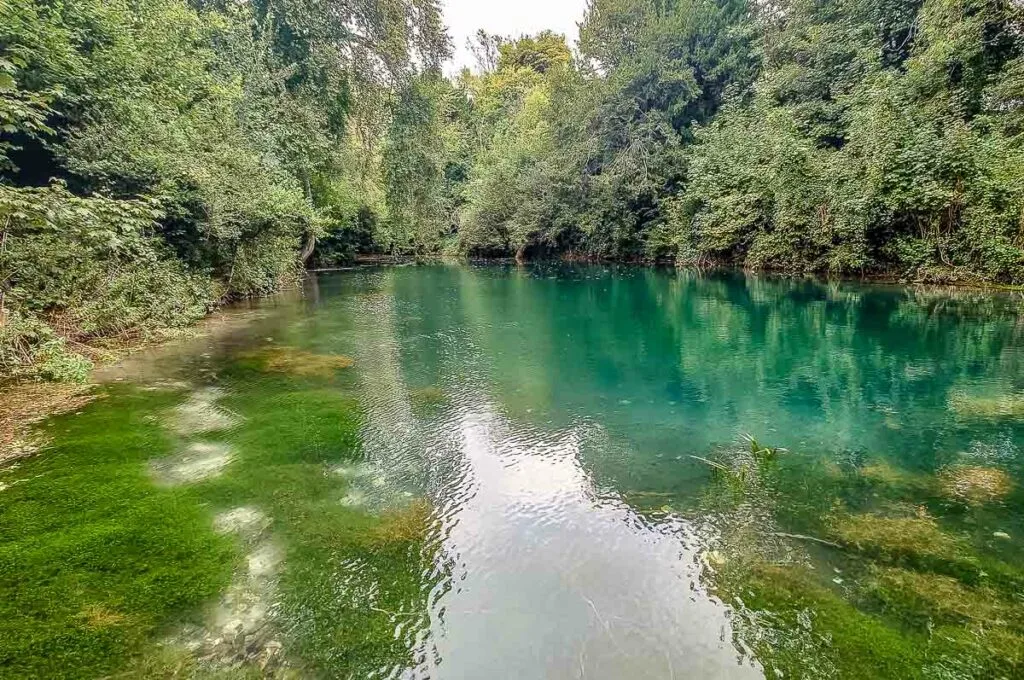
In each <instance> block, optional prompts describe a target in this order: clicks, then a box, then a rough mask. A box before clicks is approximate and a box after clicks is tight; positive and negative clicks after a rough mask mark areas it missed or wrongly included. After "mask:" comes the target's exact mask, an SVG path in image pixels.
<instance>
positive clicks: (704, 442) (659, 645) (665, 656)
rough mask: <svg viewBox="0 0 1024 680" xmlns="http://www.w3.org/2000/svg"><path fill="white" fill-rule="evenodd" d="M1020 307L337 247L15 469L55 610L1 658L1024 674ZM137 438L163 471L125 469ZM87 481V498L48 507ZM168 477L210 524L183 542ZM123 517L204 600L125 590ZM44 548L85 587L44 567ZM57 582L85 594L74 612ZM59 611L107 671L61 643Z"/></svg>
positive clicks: (241, 666) (26, 560) (201, 667)
mask: <svg viewBox="0 0 1024 680" xmlns="http://www.w3.org/2000/svg"><path fill="white" fill-rule="evenodd" d="M1020 306H1021V301H1020V299H1019V298H1017V297H1014V296H1011V295H1000V294H991V293H976V292H963V291H960V292H949V291H921V290H916V291H915V290H910V289H901V288H895V287H893V288H888V287H881V286H862V285H856V284H821V283H815V282H804V281H786V280H773V279H764V278H754V277H743V276H738V275H708V276H700V275H695V274H692V273H686V272H676V271H670V270H655V269H640V268H618V267H615V268H608V267H534V268H527V269H517V268H512V267H495V266H489V267H469V266H465V267H463V266H431V267H396V268H383V269H358V270H352V271H348V272H340V273H335V274H327V275H321V276H320V277H319V278H317V279H315V280H312V281H311V282H310V284H309V285H308V286H307V289H306V290H305V291H304V294H303V295H302V296H295V295H292V296H283V297H281V298H278V299H275V300H270V301H265V302H262V303H260V304H258V305H255V306H254V307H253V308H251V309H249V310H248V311H244V312H243V311H238V312H235V313H234V315H233V317H234V319H235V321H233V322H232V323H229V324H225V325H223V327H222V328H221V330H220V331H219V332H217V333H215V334H213V335H210V336H207V337H203V338H200V339H198V340H193V341H187V342H181V343H178V344H176V345H175V346H173V347H170V348H162V349H160V350H159V351H156V352H150V353H147V354H145V355H141V356H138V357H135V358H133V359H132V360H130V361H129V362H126V363H125V364H124V365H122V366H120V367H115V368H113V369H110V370H107V371H106V372H105V373H104V377H105V379H106V380H108V381H109V383H108V385H107V387H103V388H100V391H101V392H103V393H104V394H106V395H108V396H107V398H105V399H101V400H99V401H97V402H95V403H94V404H92V405H91V406H90V407H88V408H87V409H85V410H84V411H83V412H82V413H81V414H80V415H73V416H68V417H65V418H62V419H57V420H55V421H54V422H51V423H50V425H49V431H50V432H51V433H52V437H53V447H54V449H53V450H52V451H50V452H44V453H43V454H42V456H41V457H40V458H39V459H38V460H34V461H28V462H26V463H23V464H22V465H21V466H20V467H19V468H18V469H15V470H10V471H6V472H3V473H0V474H2V475H4V476H5V477H7V478H9V479H10V480H11V481H13V482H17V484H15V485H13V486H8V487H7V489H6V490H5V491H3V492H0V511H2V514H0V529H8V530H10V535H11V536H12V537H13V538H12V539H10V540H6V541H5V542H4V543H3V544H2V545H0V574H3V580H2V581H0V587H2V588H3V589H5V590H7V591H9V592H10V593H11V594H12V598H11V600H12V601H15V602H17V603H19V604H18V606H19V607H22V608H24V607H30V606H34V607H37V608H38V609H39V611H41V612H44V613H37V614H35V615H33V616H32V617H23V618H19V619H17V620H12V621H10V622H8V623H7V624H2V626H3V628H2V630H0V632H7V633H11V634H12V635H13V636H14V637H15V638H17V639H18V640H19V643H18V645H17V647H16V649H12V650H8V652H7V653H4V652H3V650H2V648H0V673H4V674H7V675H9V676H10V677H25V675H27V674H33V673H35V674H41V675H53V676H61V675H63V676H67V677H77V676H81V677H98V676H101V675H104V674H108V673H111V672H115V671H118V672H125V673H128V674H130V675H131V674H134V675H137V676H140V677H145V676H153V675H158V674H161V673H167V670H168V668H184V667H187V668H190V669H192V670H190V671H189V672H191V673H200V672H205V671H212V672H214V673H227V672H239V671H241V672H243V673H244V672H251V673H254V674H256V675H257V676H258V675H281V676H288V675H289V674H291V675H293V676H297V677H431V678H477V677H501V678H505V677H507V678H622V677H632V678H691V677H700V678H746V677H763V676H765V675H767V676H768V677H774V676H782V677H893V678H904V677H949V678H957V677H964V678H967V677H1020V676H1021V675H1020V674H1024V665H1021V664H1022V659H1021V658H1020V656H1021V654H1024V652H1022V651H1021V650H1020V649H1019V647H1020V646H1021V644H1024V567H1022V566H1021V565H1022V563H1024V496H1022V495H1021V491H1020V489H1021V482H1022V481H1024V476H1022V468H1024V457H1022V454H1021V450H1020V447H1021V446H1024V342H1022V341H1024V322H1022V321H1021V317H1020V316H1019V312H1020ZM349 360H351V361H349ZM350 364H351V365H350ZM745 437H752V438H754V439H756V440H757V442H759V444H758V445H755V446H751V445H750V444H749V443H748V442H747V440H746V439H745ZM766 447H784V448H785V449H786V450H785V451H780V452H776V451H774V449H766ZM104 450H109V451H123V452H124V453H119V454H116V455H117V456H120V457H121V459H123V462H124V466H123V467H122V468H118V470H119V473H118V474H123V475H125V477H124V479H125V480H126V481H125V482H124V484H125V485H126V486H125V488H126V489H127V488H129V487H130V488H131V489H132V493H133V494H135V495H134V496H132V497H131V499H126V500H125V501H124V502H120V503H115V504H111V503H109V494H107V492H105V491H101V490H98V489H97V488H94V485H95V484H96V483H97V482H96V481H95V480H96V476H97V475H103V474H104V472H103V470H104V468H103V464H106V463H105V462H104V463H102V464H101V463H100V462H98V461H100V460H102V459H103V457H104V455H105V454H104ZM136 459H137V460H136ZM85 466H89V468H88V469H89V470H90V471H92V474H90V475H81V476H80V477H75V478H74V479H73V480H71V479H70V478H69V480H68V481H66V482H61V483H60V484H58V483H57V482H56V481H54V480H55V479H56V478H60V479H64V477H61V476H62V475H64V476H69V475H71V474H72V472H69V471H75V470H82V469H85ZM3 479H4V478H3V477H0V480H3ZM40 480H41V481H40ZM979 480H980V481H979ZM7 483H8V484H10V482H7ZM147 489H152V492H150V491H147ZM57 495H60V496H61V497H63V498H65V499H67V498H70V501H69V502H70V503H71V504H73V505H74V506H75V507H76V510H75V514H73V515H72V514H69V515H68V516H67V518H65V519H63V520H61V521H62V522H64V526H63V527H62V528H58V527H54V526H49V525H45V523H44V524H40V521H41V520H38V519H37V518H34V517H32V518H30V517H28V513H27V512H23V511H22V510H24V508H26V507H28V506H27V505H25V504H26V503H29V504H32V503H34V504H37V506H38V507H40V508H45V507H46V506H47V503H52V502H54V498H55V497H56V496H57ZM101 496H102V497H103V498H104V502H106V503H107V505H106V506H104V509H103V510H102V511H100V510H97V511H96V512H95V513H92V514H90V510H89V508H90V504H92V503H98V502H99V501H97V500H95V499H97V498H99V497H101ZM132 499H134V500H132ZM142 504H152V505H153V508H152V510H153V512H160V508H161V507H167V508H172V509H173V512H181V513H187V518H188V519H187V523H186V524H183V525H182V524H180V522H179V525H180V526H187V527H191V528H190V531H191V534H190V535H191V536H199V537H203V536H206V534H209V538H208V539H207V538H194V539H189V540H188V541H185V540H184V539H182V538H181V537H180V536H173V537H170V536H169V537H168V538H167V541H168V543H167V545H168V546H170V545H172V542H173V545H174V546H177V547H175V548H174V555H175V556H183V557H181V562H182V565H179V566H174V565H176V564H177V562H175V561H174V560H175V559H178V558H177V557H174V558H166V559H167V561H160V560H163V559H164V558H160V560H158V559H157V558H153V559H152V560H147V559H146V555H147V554H149V553H147V552H146V549H145V548H141V549H140V548H139V547H138V543H139V541H141V540H142V539H141V538H139V537H140V536H142V534H141V533H140V532H141V531H142V530H141V529H139V528H137V527H135V525H133V524H132V523H131V522H132V520H131V519H130V518H131V517H134V516H135V514H136V511H137V506H141V505H142ZM170 512H171V510H168V513H170ZM58 516H59V514H58ZM126 518H127V519H126ZM864 518H867V519H864ZM181 521H186V520H181ZM99 522H102V523H103V524H104V526H110V527H113V528H111V529H110V532H111V533H110V535H112V536H121V534H125V535H126V536H127V538H125V539H124V540H126V541H127V544H129V545H131V546H132V550H133V551H135V552H138V553H140V554H141V555H142V557H138V558H137V559H136V558H133V562H132V566H131V570H132V575H131V577H130V578H129V577H128V576H125V578H124V580H119V581H117V587H118V588H120V587H122V586H123V587H124V589H125V591H126V592H130V591H134V589H137V587H138V586H137V583H136V582H137V580H138V579H139V578H141V576H139V574H145V573H148V572H147V571H146V570H147V569H155V568H157V567H156V566H155V563H157V562H159V563H160V564H161V565H162V566H164V567H166V569H165V573H163V574H162V575H161V576H160V578H159V579H156V581H155V583H157V585H155V586H153V585H152V583H150V585H149V587H153V588H156V589H157V590H159V589H160V588H167V589H168V592H170V591H174V593H175V595H174V597H173V598H172V597H169V596H168V597H167V598H166V599H168V600H173V601H172V602H169V603H165V602H161V603H160V607H159V608H156V605H154V604H153V601H155V600H157V599H159V598H158V597H157V594H152V595H151V598H152V599H151V600H147V599H145V598H142V599H141V600H140V601H138V602H134V601H133V600H132V597H130V596H128V595H124V596H117V597H114V596H110V595H109V594H105V593H108V592H109V591H111V589H112V588H113V586H111V585H110V584H109V583H107V582H106V581H103V580H102V579H100V580H95V579H94V578H93V577H94V576H95V574H94V573H93V572H94V571H95V570H102V571H103V573H104V574H105V575H106V576H104V578H114V577H112V576H110V573H114V574H115V575H116V574H119V571H118V570H119V569H120V568H121V567H120V566H119V565H121V562H120V561H119V560H118V559H117V557H116V549H115V550H114V551H113V553H112V555H105V556H104V560H105V561H103V562H102V564H100V563H98V562H96V563H93V562H91V561H90V559H91V558H89V559H87V558H82V559H79V558H78V556H79V555H81V554H82V549H80V548H79V546H77V544H76V543H75V542H76V540H77V539H76V535H78V534H76V531H75V530H74V528H75V527H76V526H78V525H77V524H76V523H80V524H81V525H82V526H83V527H85V528H87V529H88V531H93V530H94V529H95V526H96V524H97V523H99ZM886 522H889V523H888V524H886ZM57 531H63V532H64V534H62V537H61V540H60V541H54V542H53V544H52V545H51V544H48V543H46V540H47V537H48V536H51V535H53V533H54V532H57ZM83 531H85V529H83ZM873 531H874V533H872V532H873ZM119 532H120V533H119ZM30 535H31V536H32V537H31V539H30V538H29V536H30ZM162 535H163V534H161V533H159V532H156V531H155V530H153V533H152V535H148V534H147V538H146V539H145V540H147V541H155V542H159V541H161V536H162ZM40 536H42V538H40ZM0 540H5V539H0ZM118 540H120V539H118ZM39 541H42V544H41V545H39V544H38V543H39ZM197 541H198V542H200V543H202V541H208V543H202V544H201V545H200V544H196V542H197ZM114 545H115V546H116V545H117V541H114ZM937 546H938V547H937ZM33 550H35V551H42V552H40V553H39V554H42V553H45V554H46V557H47V562H48V564H50V565H52V566H51V567H50V568H51V569H52V570H54V571H55V572H56V573H55V576H54V578H55V579H57V581H58V582H61V579H67V580H68V581H69V583H70V582H73V583H74V584H75V585H74V586H71V585H68V586H67V587H66V588H65V589H64V590H60V589H56V586H52V583H50V582H49V581H47V582H46V583H43V581H41V580H36V581H26V580H24V579H20V578H17V577H15V576H12V574H16V573H17V572H18V570H19V569H29V568H33V564H34V563H33V562H32V560H33V559H35V557H34V556H35V555H36V553H33V552H31V551H33ZM168 550H170V549H169V548H168ZM86 552H87V551H86ZM87 554H90V553H88V552H87ZM199 557H202V558H203V559H206V560H207V561H208V562H209V563H210V564H218V565H223V566H224V569H223V570H221V572H219V575H217V576H216V577H214V576H211V574H212V573H213V572H214V571H216V569H212V568H207V567H204V570H203V571H201V573H200V572H195V570H194V569H193V571H188V569H190V568H191V567H186V566H184V565H185V564H186V563H187V564H189V565H191V564H194V562H195V560H196V559H198V558H199ZM96 559H97V560H98V559H99V558H96ZM140 560H141V562H140ZM140 564H141V565H142V566H140ZM167 565H170V566H167ZM126 569H127V567H126ZM90 570H92V571H90ZM140 570H141V571H140ZM131 579H135V580H131ZM186 581H187V582H188V583H189V584H195V585H190V586H189V587H188V588H185V587H183V586H181V584H182V583H184V582H186ZM82 584H85V585H82ZM104 584H107V585H104ZM133 584H134V585H133ZM160 584H164V585H160ZM199 584H202V587H199ZM61 587H62V588H64V586H61ZM76 588H77V589H76ZM46 589H50V590H46ZM179 589H180V590H181V593H178V590H179ZM115 590H116V589H115ZM147 592H148V591H147ZM46 593H50V594H51V595H53V596H54V597H56V596H57V595H58V594H59V595H60V596H61V597H62V598H64V599H70V600H71V601H72V604H68V605H67V612H66V613H65V614H60V615H58V614H55V613H52V612H51V614H50V616H51V618H52V620H46V621H43V619H46V617H47V616H48V615H47V614H46V613H45V612H46V611H47V610H46V607H45V606H41V605H39V604H38V603H39V602H42V601H44V600H45V597H44V595H45V594H46ZM76 597H77V598H78V600H74V598H76ZM972 598H973V599H972ZM107 600H109V601H107ZM957 602H961V603H963V602H967V603H968V604H969V605H970V606H969V607H967V609H968V610H967V611H964V608H963V607H962V606H961V607H958V606H957ZM30 603H34V604H30ZM83 607H84V608H83ZM89 607H92V608H93V609H90V608H89ZM76 608H83V609H82V611H84V612H85V614H82V611H79V612H77V613H76ZM97 608H98V609H97ZM57 609H59V608H57ZM97 611H101V612H103V613H104V615H103V616H99V615H97V614H96V612H97ZM118 617H121V618H118ZM30 619H31V620H30ZM83 621H85V622H86V623H85V624H83V623H82V622H83ZM96 621H102V622H103V624H102V625H100V624H97V623H96ZM111 621H113V623H110V622H111ZM43 623H45V625H43ZM76 635H77V636H79V637H75V636H76ZM62 636H63V637H62ZM69 636H70V637H69ZM57 639H59V640H62V641H63V642H61V643H60V645H61V650H62V654H61V658H62V659H64V662H66V663H72V664H74V663H75V662H76V661H77V662H79V663H78V665H77V666H74V668H76V670H73V671H72V670H68V667H67V666H60V667H58V666H55V665H53V664H50V663H48V662H42V661H40V662H38V663H36V661H37V660H34V659H33V656H32V655H33V654H36V655H38V654H41V653H43V652H42V650H44V649H46V647H47V645H48V644H56V643H53V640H57ZM69 640H70V642H69ZM168 656H169V658H170V660H167V658H168ZM189 664H192V665H189ZM124 669H127V670H124ZM154 669H157V670H154Z"/></svg>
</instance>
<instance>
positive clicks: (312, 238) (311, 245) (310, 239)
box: [299, 172, 316, 267]
mask: <svg viewBox="0 0 1024 680" xmlns="http://www.w3.org/2000/svg"><path fill="white" fill-rule="evenodd" d="M302 183H303V185H304V186H303V189H305V193H306V202H307V203H309V207H310V208H311V209H312V208H313V188H312V187H311V186H310V185H309V172H304V173H303V174H302ZM314 250H316V234H315V233H313V230H312V229H310V230H309V231H307V232H306V244H305V245H304V246H302V252H301V253H299V261H300V262H302V266H303V267H305V266H306V263H307V262H309V258H310V257H312V256H313V251H314Z"/></svg>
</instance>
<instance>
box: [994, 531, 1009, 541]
mask: <svg viewBox="0 0 1024 680" xmlns="http://www.w3.org/2000/svg"><path fill="white" fill-rule="evenodd" d="M992 536H993V537H995V538H1001V539H1003V540H1004V541H1008V540H1010V534H1008V533H1006V532H1005V531H996V532H994V533H993V534H992Z"/></svg>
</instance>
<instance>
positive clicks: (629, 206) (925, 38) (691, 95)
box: [0, 0, 1024, 378]
mask: <svg viewBox="0 0 1024 680" xmlns="http://www.w3.org/2000/svg"><path fill="white" fill-rule="evenodd" d="M1022 11H1024V10H1022V7H1021V5H1020V4H1019V3H1015V2H1011V1H1010V0H844V1H843V2H824V1H823V0H765V1H760V2H753V1H751V0H590V2H589V4H588V7H587V11H586V14H585V16H584V20H583V22H582V24H581V27H580V29H581V30H580V40H579V43H578V45H577V49H576V50H575V51H573V50H571V49H570V48H569V46H567V45H566V43H565V39H564V37H562V36H560V35H556V34H553V33H550V32H544V33H541V34H538V35H535V36H524V37H520V38H516V39H513V38H508V37H502V36H495V35H488V34H486V33H484V32H480V33H479V34H478V36H477V38H476V41H475V44H474V45H473V49H474V53H475V54H476V56H477V59H478V62H479V63H478V67H477V68H476V69H475V70H470V69H466V70H464V71H463V72H462V73H461V74H459V75H458V76H456V77H452V78H445V77H444V76H443V75H442V74H441V70H440V66H441V63H442V61H443V60H444V58H445V55H446V54H447V50H448V38H447V36H446V34H445V31H444V27H443V26H442V25H441V22H440V13H439V10H438V6H437V3H436V0H341V1H337V0H257V1H256V2H253V3H233V2H222V1H221V0H114V1H113V2H107V1H101V0H68V1H67V2H63V3H53V2H48V1H43V0H0V16H2V18H3V21H0V229H2V241H0V243H2V245H0V296H2V297H0V319H2V323H0V375H7V376H12V375H13V376H19V375H24V376H38V375H46V376H50V377H62V378H66V377H74V376H76V375H82V374H83V371H84V370H85V369H86V368H87V362H84V361H83V360H82V357H76V356H75V352H77V351H80V350H82V349H83V348H84V347H85V345H82V344H81V343H83V342H84V343H88V344H90V345H95V344H96V341H97V340H101V339H103V338H110V337H120V338H128V339H131V338H135V337H138V336H140V335H146V334H148V333H150V332H153V331H156V330H158V329H160V328H166V327H174V326H178V325H183V324H186V323H188V322H190V321H192V320H194V319H196V318H198V317H199V316H201V315H202V314H203V313H204V312H205V311H206V310H208V309H209V308H210V307H211V306H212V305H214V304H216V303H217V302H218V301H221V300H224V299H230V298H233V297H243V296H251V295H259V294H265V293H267V292H270V291H273V290H275V289H277V288H278V287H279V286H281V285H282V284H283V283H286V282H288V281H290V280H293V279H294V278H295V276H296V275H297V273H298V271H299V270H300V267H301V265H302V263H305V262H312V263H315V264H318V265H324V266H331V265H333V264H336V263H338V262H340V261H343V260H346V259H349V258H351V257H352V256H353V255H354V254H356V253H358V252H379V253H388V254H395V255H417V256H419V255H426V256H432V255H470V256H495V255H497V256H515V257H517V258H519V259H522V258H529V257H534V258H536V257H545V256H562V257H570V258H616V259H626V260H668V261H674V262H676V263H677V264H680V265H698V266H708V265H731V266H743V267H749V268H760V269H782V270H788V271H794V272H826V273H831V274H841V275H842V274H847V275H849V274H883V275H890V276H896V277H899V278H903V279H907V280H929V281H994V282H1000V283H1011V284H1024V150H1022V149H1024V137H1022V133H1024V49H1022V47H1024V34H1022V31H1024V23H1022Z"/></svg>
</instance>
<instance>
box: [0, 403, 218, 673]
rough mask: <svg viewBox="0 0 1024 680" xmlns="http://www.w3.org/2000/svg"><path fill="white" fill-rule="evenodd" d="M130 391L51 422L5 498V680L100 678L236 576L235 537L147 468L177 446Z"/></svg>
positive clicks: (1, 609)
mask: <svg viewBox="0 0 1024 680" xmlns="http://www.w3.org/2000/svg"><path fill="white" fill-rule="evenodd" d="M173 399H175V397H173V396H172V397H168V396H164V395H140V394H133V393H131V392H128V391H124V390H115V391H113V393H112V395H111V397H110V398H109V399H106V400H104V401H102V402H99V403H96V404H93V405H91V406H89V407H86V408H85V409H84V410H83V411H82V412H81V415H69V416H62V417H59V418H57V419H55V420H53V421H52V422H53V427H52V428H50V431H51V435H52V437H53V443H52V445H51V448H50V449H49V450H48V451H47V452H46V454H45V455H42V456H39V457H37V458H34V459H31V460H27V461H24V462H23V463H22V464H21V466H20V467H19V468H18V469H16V470H13V471H8V472H5V473H4V476H5V479H11V480H16V481H20V482H22V483H18V484H12V485H11V487H10V488H8V489H6V490H5V491H3V492H2V493H0V536H2V539H0V592H3V594H4V597H2V598H0V639H3V640H4V644H3V645H0V677H9V678H25V677H100V676H104V675H107V674H112V673H114V672H116V671H118V670H119V669H121V668H122V667H123V666H124V665H125V664H127V663H129V662H130V661H132V659H133V658H134V657H137V656H139V655H140V654H142V653H143V652H144V650H145V649H146V646H147V644H148V642H149V641H150V640H151V639H152V638H153V637H154V636H157V635H159V634H160V633H161V631H163V630H166V629H168V628H169V627H171V626H173V625H175V624H177V623H181V622H183V621H188V620H193V619H194V618H195V616H196V615H197V610H198V609H199V608H200V607H201V606H202V604H203V603H204V602H205V601H207V600H208V599H209V598H211V597H213V596H215V595H216V594H217V593H218V592H219V591H220V590H221V589H222V588H224V587H225V586H226V584H227V582H228V580H229V579H230V573H231V567H230V565H231V563H232V561H233V557H234V552H233V549H232V546H231V544H230V542H229V541H228V540H226V539H224V538H222V537H219V536H217V535H216V534H214V533H213V532H212V531H211V530H210V516H209V513H208V511H207V510H206V509H204V508H202V507H201V506H198V505H197V504H196V503H195V502H194V501H193V500H192V499H191V498H189V496H188V494H187V493H184V492H182V491H179V490H172V489H155V488H154V487H153V485H152V482H151V481H150V479H149V478H148V476H147V475H146V468H145V463H146V461H147V460H148V459H149V458H150V457H152V456H154V455H159V454H161V453H164V452H169V451H170V450H171V448H172V442H171V441H170V440H169V438H168V436H167V434H166V433H165V432H164V431H163V429H162V428H161V427H159V425H157V424H156V423H154V422H153V421H150V420H147V419H145V418H143V417H140V415H139V414H140V413H145V412H147V411H159V410H160V409H161V408H165V407H166V406H167V405H169V402H170V401H171V400H173Z"/></svg>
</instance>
